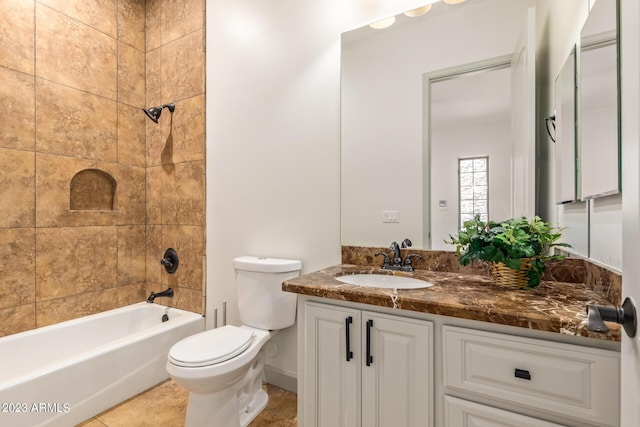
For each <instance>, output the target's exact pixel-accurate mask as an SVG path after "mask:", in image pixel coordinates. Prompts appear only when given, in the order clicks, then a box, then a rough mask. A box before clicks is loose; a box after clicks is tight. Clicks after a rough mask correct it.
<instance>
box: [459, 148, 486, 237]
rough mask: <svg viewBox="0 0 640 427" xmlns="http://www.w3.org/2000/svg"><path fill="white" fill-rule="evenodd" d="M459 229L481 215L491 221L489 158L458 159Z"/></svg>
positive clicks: (483, 218)
mask: <svg viewBox="0 0 640 427" xmlns="http://www.w3.org/2000/svg"><path fill="white" fill-rule="evenodd" d="M458 191H459V194H460V204H459V206H460V214H459V224H458V226H459V227H462V225H463V224H464V223H465V221H470V220H472V219H473V218H474V217H475V216H476V215H480V219H481V220H482V221H485V222H486V221H488V219H489V157H488V156H484V157H467V158H463V159H458Z"/></svg>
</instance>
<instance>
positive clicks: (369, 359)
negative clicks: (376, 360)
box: [367, 319, 373, 366]
mask: <svg viewBox="0 0 640 427" xmlns="http://www.w3.org/2000/svg"><path fill="white" fill-rule="evenodd" d="M371 328H373V320H371V319H369V320H367V366H371V364H372V363H373V356H372V355H371Z"/></svg>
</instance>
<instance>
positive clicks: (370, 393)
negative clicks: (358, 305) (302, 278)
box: [300, 302, 433, 427]
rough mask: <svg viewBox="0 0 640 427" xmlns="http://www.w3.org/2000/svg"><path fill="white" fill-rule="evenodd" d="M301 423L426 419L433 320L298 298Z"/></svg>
mask: <svg viewBox="0 0 640 427" xmlns="http://www.w3.org/2000/svg"><path fill="white" fill-rule="evenodd" d="M304 308H305V309H304V341H305V342H304V345H303V346H302V352H303V355H302V358H303V365H304V368H303V369H304V371H303V372H304V378H305V382H304V386H303V390H302V393H301V396H302V398H301V402H300V403H301V405H303V407H304V412H303V413H304V420H301V422H302V423H303V424H304V425H305V427H316V426H317V427H339V426H350V427H352V426H366V427H375V426H393V427H402V426H407V427H418V426H432V425H433V349H432V342H433V324H432V322H430V321H426V320H420V319H413V318H407V317H400V316H395V315H388V314H384V313H377V312H374V311H368V310H358V309H352V308H349V307H343V306H335V305H330V304H321V303H316V302H306V303H305V307H304Z"/></svg>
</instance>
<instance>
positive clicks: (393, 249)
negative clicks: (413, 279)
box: [389, 242, 402, 267]
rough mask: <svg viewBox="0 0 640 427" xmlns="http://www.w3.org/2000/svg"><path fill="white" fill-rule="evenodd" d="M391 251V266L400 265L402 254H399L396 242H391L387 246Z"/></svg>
mask: <svg viewBox="0 0 640 427" xmlns="http://www.w3.org/2000/svg"><path fill="white" fill-rule="evenodd" d="M389 249H390V250H391V253H392V254H393V266H394V267H397V266H401V265H402V254H400V246H399V245H398V242H391V245H390V246H389Z"/></svg>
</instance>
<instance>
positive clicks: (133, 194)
mask: <svg viewBox="0 0 640 427" xmlns="http://www.w3.org/2000/svg"><path fill="white" fill-rule="evenodd" d="M117 197H118V224H121V225H134V224H140V225H144V223H145V218H144V215H145V206H144V204H145V169H144V168H141V167H138V166H129V165H118V192H117Z"/></svg>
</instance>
